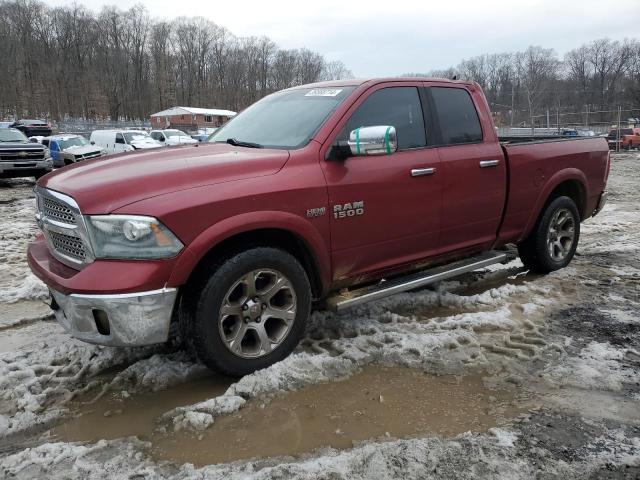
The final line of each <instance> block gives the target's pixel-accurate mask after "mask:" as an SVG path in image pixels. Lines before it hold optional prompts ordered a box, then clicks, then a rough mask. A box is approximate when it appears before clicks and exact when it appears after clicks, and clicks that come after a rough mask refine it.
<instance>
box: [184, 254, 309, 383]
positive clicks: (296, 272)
mask: <svg viewBox="0 0 640 480" xmlns="http://www.w3.org/2000/svg"><path fill="white" fill-rule="evenodd" d="M251 285H253V287H251ZM193 287H195V288H194V289H193V290H192V291H191V292H188V293H186V294H185V297H184V298H183V302H182V307H183V310H184V311H186V315H184V320H183V324H184V323H186V325H184V326H183V328H182V332H183V336H186V337H188V338H185V343H186V344H187V345H191V346H192V348H193V350H194V351H195V353H196V355H197V356H198V358H199V359H200V360H201V361H202V362H203V363H204V364H205V365H206V366H207V367H209V368H210V369H212V370H215V371H216V372H218V373H221V374H223V375H229V376H234V377H237V376H243V375H248V374H250V373H252V372H254V371H255V370H259V369H262V368H266V367H268V366H269V365H272V364H274V363H276V362H278V361H280V360H282V359H284V358H285V357H287V356H288V355H289V354H290V353H291V352H292V351H293V349H294V348H295V347H296V346H297V345H298V342H299V341H300V339H301V338H302V336H303V334H304V332H305V329H306V324H307V321H308V318H309V314H310V311H311V299H312V295H311V286H310V284H309V279H308V277H307V274H306V272H305V270H304V268H303V267H302V266H301V265H300V263H299V262H298V261H297V260H296V259H295V257H293V256H292V255H290V254H289V253H287V252H285V251H283V250H280V249H277V248H271V247H256V248H251V249H248V250H245V251H243V252H240V253H237V254H235V255H233V256H231V257H230V258H228V259H226V260H223V261H221V262H219V263H218V264H216V265H212V266H211V267H210V268H208V269H206V270H205V271H204V272H203V273H202V274H201V275H200V279H199V280H196V282H195V285H193ZM223 307H224V311H223ZM240 337H241V338H240Z"/></svg>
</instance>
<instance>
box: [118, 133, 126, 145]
mask: <svg viewBox="0 0 640 480" xmlns="http://www.w3.org/2000/svg"><path fill="white" fill-rule="evenodd" d="M116 143H124V137H123V136H122V134H121V133H116Z"/></svg>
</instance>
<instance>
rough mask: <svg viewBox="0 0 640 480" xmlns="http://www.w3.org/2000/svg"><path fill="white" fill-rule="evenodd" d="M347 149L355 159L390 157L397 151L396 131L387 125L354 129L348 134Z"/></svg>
mask: <svg viewBox="0 0 640 480" xmlns="http://www.w3.org/2000/svg"><path fill="white" fill-rule="evenodd" d="M349 148H350V149H351V155H353V156H355V157H360V156H365V155H391V154H392V153H395V152H396V151H397V150H398V138H397V135H396V129H395V127H392V126H388V125H376V126H374V127H360V128H356V129H355V130H353V131H352V132H351V133H350V134H349Z"/></svg>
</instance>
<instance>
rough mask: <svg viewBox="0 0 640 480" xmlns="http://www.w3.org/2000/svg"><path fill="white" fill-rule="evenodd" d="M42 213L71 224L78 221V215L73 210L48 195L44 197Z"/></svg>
mask: <svg viewBox="0 0 640 480" xmlns="http://www.w3.org/2000/svg"><path fill="white" fill-rule="evenodd" d="M42 213H43V214H44V215H45V216H46V217H47V218H50V219H52V220H56V221H58V222H62V223H67V224H69V225H75V223H76V217H75V215H74V214H73V210H71V209H70V208H69V207H68V206H66V205H64V204H62V203H60V202H57V201H56V200H52V199H51V198H48V197H43V198H42Z"/></svg>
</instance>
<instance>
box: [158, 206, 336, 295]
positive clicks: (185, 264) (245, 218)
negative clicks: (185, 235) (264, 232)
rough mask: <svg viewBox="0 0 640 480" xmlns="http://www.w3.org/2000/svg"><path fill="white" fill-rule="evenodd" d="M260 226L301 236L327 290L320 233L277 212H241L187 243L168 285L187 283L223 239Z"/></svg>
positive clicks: (327, 264)
mask: <svg viewBox="0 0 640 480" xmlns="http://www.w3.org/2000/svg"><path fill="white" fill-rule="evenodd" d="M260 229H279V230H286V231H288V232H290V233H292V234H294V235H296V236H297V237H298V238H300V239H301V240H302V241H303V242H304V243H305V244H306V245H307V247H308V249H309V251H310V252H311V254H312V255H313V258H314V260H315V265H316V266H317V268H318V271H319V274H320V275H319V276H320V280H321V282H322V291H323V292H325V291H326V289H327V288H328V286H329V283H330V279H331V261H330V256H329V250H328V248H327V245H326V242H325V241H324V239H323V238H322V235H321V234H320V232H319V231H318V229H317V228H316V227H315V226H314V225H313V224H312V223H311V222H310V221H308V220H306V219H304V218H301V217H300V216H297V215H294V214H292V213H287V212H280V211H257V212H249V213H243V214H240V215H235V216H233V217H229V218H226V219H224V220H222V221H220V222H217V223H216V224H214V225H212V226H211V227H209V228H207V229H206V230H204V231H203V232H202V233H201V234H200V235H198V236H197V237H196V238H195V239H194V240H193V241H192V242H191V243H190V244H189V245H187V247H186V248H185V250H184V251H183V252H182V254H181V255H180V257H179V258H178V259H177V261H176V264H175V266H174V268H173V272H172V273H171V277H170V278H169V282H168V286H174V287H177V286H180V285H183V284H184V283H186V282H187V280H188V278H189V276H190V275H191V272H193V270H194V268H195V267H196V265H198V263H199V262H200V260H202V258H203V257H204V256H205V255H206V254H207V253H208V252H209V251H211V249H212V248H214V247H215V246H216V245H219V244H220V243H221V242H222V241H224V240H226V239H228V238H231V237H233V236H234V235H238V234H241V233H246V232H250V231H252V230H260Z"/></svg>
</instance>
